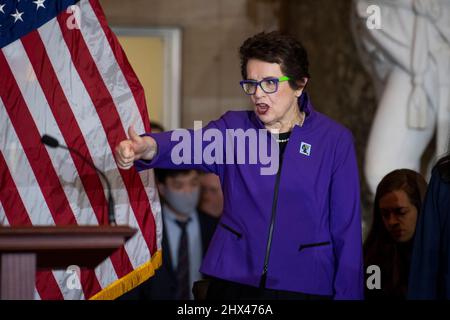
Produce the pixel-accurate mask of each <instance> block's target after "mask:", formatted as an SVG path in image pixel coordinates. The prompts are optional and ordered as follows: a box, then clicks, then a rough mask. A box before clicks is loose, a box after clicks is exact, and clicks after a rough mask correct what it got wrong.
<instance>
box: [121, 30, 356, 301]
mask: <svg viewBox="0 0 450 320" xmlns="http://www.w3.org/2000/svg"><path fill="white" fill-rule="evenodd" d="M240 57H241V73H242V77H243V79H244V80H242V81H241V83H240V84H241V86H242V89H243V91H244V93H245V94H247V95H249V97H250V99H251V102H252V104H253V110H252V111H230V112H227V113H225V114H224V115H223V116H222V117H221V118H220V119H218V120H216V121H212V122H210V123H209V124H208V125H207V126H205V127H204V128H201V127H200V128H195V127H196V125H194V129H196V130H184V129H180V130H175V131H169V132H164V133H157V134H142V135H138V134H137V133H136V132H135V131H134V130H133V128H131V127H130V128H129V130H128V132H129V139H128V140H124V141H122V142H120V144H119V145H118V146H117V148H116V159H117V163H118V165H119V167H120V168H122V169H129V168H131V167H132V166H135V167H136V168H137V169H138V170H144V169H148V168H154V167H162V168H180V169H181V168H196V169H201V170H204V171H208V172H213V173H215V174H217V175H218V176H219V178H220V181H221V184H222V189H223V192H224V211H223V215H222V217H221V219H220V223H219V226H218V228H217V230H216V232H215V234H214V236H213V239H212V241H211V244H210V246H209V249H208V252H207V253H206V256H205V258H204V261H203V264H202V267H201V269H200V271H201V272H203V273H204V274H206V275H208V276H210V277H211V279H212V282H211V284H210V286H209V290H208V297H209V298H210V299H315V298H319V299H320V298H333V299H362V297H363V267H362V266H363V263H362V239H361V217H360V203H359V198H360V193H359V178H358V169H357V164H356V158H355V152H354V146H353V138H352V135H351V133H350V131H349V130H347V129H346V128H344V127H343V126H342V125H340V124H338V123H336V122H335V121H333V120H331V119H330V118H328V117H327V116H325V115H323V114H321V113H319V112H317V111H316V110H314V108H313V106H312V104H311V101H310V99H309V97H308V95H307V93H306V92H305V91H304V89H305V86H306V84H307V82H308V80H309V73H308V58H307V53H306V51H305V49H304V48H303V46H302V45H301V44H300V43H299V42H298V41H296V40H294V39H293V38H291V37H288V36H285V35H282V34H280V33H278V32H271V33H260V34H257V35H255V36H253V37H251V38H249V39H247V40H246V41H245V42H244V43H243V45H242V46H241V48H240Z"/></svg>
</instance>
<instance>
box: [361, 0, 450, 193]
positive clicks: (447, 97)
mask: <svg viewBox="0 0 450 320" xmlns="http://www.w3.org/2000/svg"><path fill="white" fill-rule="evenodd" d="M353 9H354V10H353V34H354V38H355V41H356V44H357V48H358V51H359V53H360V56H361V59H362V62H363V65H364V66H365V67H366V68H367V71H368V72H369V73H370V75H371V76H372V77H373V80H374V84H375V88H376V93H377V98H378V108H377V111H376V115H375V118H374V120H373V125H372V129H371V132H370V136H369V141H368V145H367V151H366V157H365V168H364V170H365V176H366V179H367V182H368V185H369V187H370V188H371V190H372V192H373V193H374V192H375V188H376V186H377V184H378V183H379V181H380V180H381V178H382V177H383V176H384V175H385V174H387V173H388V172H390V171H392V170H394V169H398V168H409V169H413V170H416V171H420V163H421V158H422V156H423V153H424V151H425V149H426V147H427V146H428V144H429V142H430V140H431V139H432V138H433V135H434V133H436V146H435V154H434V155H433V157H432V162H434V161H435V159H436V158H437V157H439V156H441V155H443V154H445V153H446V152H447V151H448V148H449V140H450V0H354V6H353Z"/></svg>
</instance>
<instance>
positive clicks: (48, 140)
mask: <svg viewBox="0 0 450 320" xmlns="http://www.w3.org/2000/svg"><path fill="white" fill-rule="evenodd" d="M41 142H42V143H43V144H45V145H46V146H49V147H51V148H62V149H66V150H68V151H70V152H73V153H74V154H76V155H77V156H78V157H80V158H81V159H83V161H84V162H85V163H87V164H88V165H89V166H90V167H92V168H93V169H94V170H95V171H97V172H98V173H99V174H100V176H101V177H102V178H103V180H104V181H105V182H106V186H107V188H108V220H109V224H110V225H112V226H115V225H116V216H115V214H114V199H113V196H112V194H111V184H110V183H109V180H108V178H107V177H106V175H105V174H104V173H103V172H102V171H101V170H100V169H98V168H97V167H96V166H95V165H94V163H93V162H92V161H91V160H89V159H87V158H86V157H85V156H83V155H82V154H81V153H80V152H78V150H75V149H73V148H69V147H67V146H65V145H62V144H60V143H59V141H58V140H56V139H55V138H53V137H52V136H49V135H47V134H44V135H43V136H42V137H41Z"/></svg>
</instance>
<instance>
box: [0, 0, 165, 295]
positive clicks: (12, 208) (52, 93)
mask: <svg viewBox="0 0 450 320" xmlns="http://www.w3.org/2000/svg"><path fill="white" fill-rule="evenodd" d="M0 48H1V53H0V225H4V226H5V225H6V226H7V225H68V224H78V225H99V224H107V223H108V214H107V205H106V196H105V192H104V185H102V183H103V182H102V181H101V180H100V177H99V175H98V174H97V173H96V172H95V171H94V170H93V169H91V168H90V167H89V166H88V165H86V164H85V163H84V162H83V161H82V160H81V159H80V158H79V157H77V156H76V155H75V154H73V153H72V152H68V151H66V150H64V149H48V148H47V147H45V146H44V145H43V144H42V143H41V142H40V137H41V136H42V135H43V134H49V135H51V136H54V137H56V138H57V139H58V140H59V141H60V142H61V143H63V144H65V145H67V146H68V147H70V148H73V149H76V150H78V151H79V152H81V153H82V154H83V155H84V156H85V157H87V158H88V159H90V160H91V161H93V163H94V164H95V165H96V166H97V167H98V168H100V169H101V170H102V171H103V172H105V174H106V175H107V176H108V178H109V180H110V181H111V185H112V194H113V197H114V199H115V212H116V221H117V223H118V224H122V225H129V226H131V227H133V228H136V229H137V230H138V232H137V233H136V234H135V235H134V236H133V237H132V238H131V239H130V240H129V241H128V242H127V243H126V244H125V246H124V247H122V248H120V249H119V250H117V251H116V252H115V253H114V254H113V255H111V256H110V257H109V258H108V259H106V260H105V261H104V262H102V263H101V264H100V265H99V266H98V267H97V268H96V269H95V270H84V269H81V273H80V279H79V280H80V283H81V289H80V288H77V287H76V286H75V287H74V286H68V285H67V284H68V280H69V277H72V273H71V272H67V270H40V271H38V274H37V277H36V286H35V289H36V290H35V298H36V299H114V298H116V297H118V296H120V295H121V294H123V293H125V292H127V291H129V290H130V289H132V288H133V287H136V286H137V285H138V284H140V283H142V282H143V281H145V280H146V279H148V278H149V277H150V276H152V275H153V274H154V270H155V269H156V268H157V267H159V265H160V264H161V251H160V250H161V236H162V226H161V210H160V205H159V199H158V195H157V192H156V188H155V184H154V177H153V172H152V171H144V172H141V173H138V172H137V171H136V170H134V169H132V170H127V171H124V170H119V169H118V167H117V165H116V163H115V160H114V157H113V150H114V148H115V146H116V145H117V143H118V142H119V141H121V140H123V139H125V138H126V129H127V128H128V127H129V126H130V125H131V124H133V125H134V126H135V128H137V131H138V132H144V131H146V132H148V131H149V130H150V124H149V120H148V115H147V110H146V103H145V98H144V92H143V89H142V87H141V85H140V83H139V81H138V79H137V77H136V75H135V73H134V72H133V70H132V69H131V67H130V65H129V63H128V61H127V58H126V56H125V54H124V52H123V50H122V48H121V47H120V45H119V42H118V40H117V38H116V37H115V35H114V34H113V33H112V31H111V30H110V28H109V27H108V25H107V22H106V19H105V16H104V13H103V11H102V9H101V7H100V5H99V3H98V1H97V0H81V1H74V0H60V1H56V0H53V1H52V0H35V1H32V0H0Z"/></svg>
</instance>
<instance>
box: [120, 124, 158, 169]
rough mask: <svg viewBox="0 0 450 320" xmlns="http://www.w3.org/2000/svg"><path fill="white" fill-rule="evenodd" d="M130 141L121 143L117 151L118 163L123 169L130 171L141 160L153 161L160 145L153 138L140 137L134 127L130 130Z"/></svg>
mask: <svg viewBox="0 0 450 320" xmlns="http://www.w3.org/2000/svg"><path fill="white" fill-rule="evenodd" d="M128 136H129V139H128V140H123V141H121V142H120V143H119V144H118V146H117V147H116V150H115V157H116V162H117V165H118V166H119V168H121V169H125V170H127V169H130V168H131V167H132V166H133V162H134V161H136V160H139V159H144V160H152V159H153V157H154V156H155V154H156V151H157V147H158V145H157V144H156V141H155V139H153V138H152V137H148V136H144V137H141V136H139V135H138V134H137V133H136V131H134V129H133V126H130V127H129V128H128Z"/></svg>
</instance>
